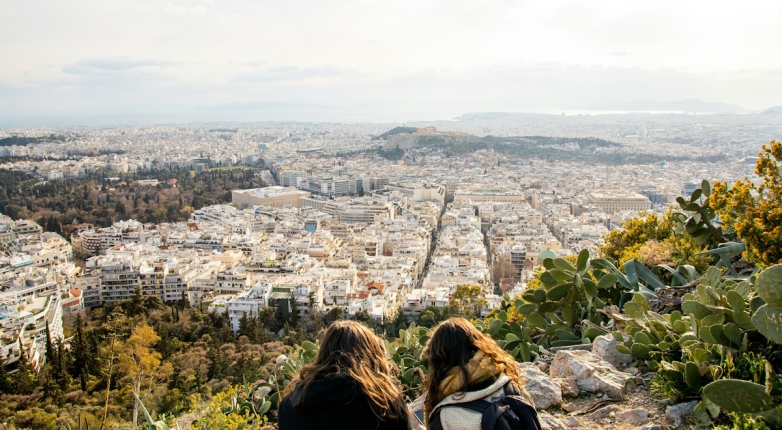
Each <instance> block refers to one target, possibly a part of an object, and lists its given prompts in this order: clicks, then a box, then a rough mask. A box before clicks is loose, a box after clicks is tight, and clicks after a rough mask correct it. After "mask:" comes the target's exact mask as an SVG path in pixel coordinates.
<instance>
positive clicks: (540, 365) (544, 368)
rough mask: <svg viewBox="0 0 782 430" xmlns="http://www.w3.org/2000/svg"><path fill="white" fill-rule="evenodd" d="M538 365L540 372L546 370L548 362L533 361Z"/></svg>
mask: <svg viewBox="0 0 782 430" xmlns="http://www.w3.org/2000/svg"><path fill="white" fill-rule="evenodd" d="M535 364H536V365H537V366H538V369H540V371H541V372H545V371H547V370H548V364H546V363H535Z"/></svg>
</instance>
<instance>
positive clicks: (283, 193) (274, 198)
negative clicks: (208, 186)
mask: <svg viewBox="0 0 782 430" xmlns="http://www.w3.org/2000/svg"><path fill="white" fill-rule="evenodd" d="M309 196H310V193H309V192H308V191H301V190H298V189H296V188H293V187H280V186H274V187H266V188H252V189H249V190H233V191H231V202H232V203H233V204H234V205H235V206H236V207H238V208H240V209H243V208H247V207H251V206H273V207H278V208H279V207H294V208H298V207H299V206H300V201H301V198H302V197H309Z"/></svg>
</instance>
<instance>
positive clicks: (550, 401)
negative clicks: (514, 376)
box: [519, 363, 562, 411]
mask: <svg viewBox="0 0 782 430" xmlns="http://www.w3.org/2000/svg"><path fill="white" fill-rule="evenodd" d="M519 368H520V369H521V372H522V374H523V376H526V378H527V383H526V384H525V385H524V388H525V389H526V390H527V392H528V393H529V394H530V396H532V398H533V399H534V400H535V409H537V410H539V411H542V410H544V409H548V408H550V407H552V406H555V405H559V404H560V403H562V388H561V387H560V385H559V384H557V383H556V382H554V381H552V380H551V378H550V377H549V376H548V375H546V374H545V373H543V372H541V371H540V369H538V367H537V366H536V365H535V364H533V363H521V364H519Z"/></svg>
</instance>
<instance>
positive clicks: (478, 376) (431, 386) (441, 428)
mask: <svg viewBox="0 0 782 430" xmlns="http://www.w3.org/2000/svg"><path fill="white" fill-rule="evenodd" d="M423 359H424V360H426V362H427V363H428V374H427V378H426V380H425V381H424V389H425V391H426V400H425V402H424V417H425V418H424V420H425V421H426V423H427V426H426V428H427V429H429V430H480V429H481V428H482V425H484V426H487V421H489V422H490V424H488V427H489V428H495V426H497V427H496V428H540V423H539V422H538V420H537V414H536V413H535V409H534V402H533V400H532V398H531V397H530V395H529V394H528V393H527V391H526V390H524V382H523V381H522V378H521V376H520V375H519V372H520V369H519V365H518V363H517V362H516V360H514V359H513V357H511V356H510V354H508V353H507V352H505V351H504V350H503V349H502V348H500V347H499V345H497V343H496V342H495V341H494V340H493V339H492V338H490V337H489V336H487V335H485V334H483V333H481V332H480V331H478V329H476V328H475V327H474V326H473V325H472V324H471V323H470V322H469V321H467V320H466V319H464V318H451V319H449V320H447V321H445V322H443V323H442V324H440V325H439V326H438V327H437V328H436V329H435V330H434V332H433V333H432V337H431V339H429V341H428V342H427V344H426V348H424V352H423ZM498 402H502V403H498ZM492 407H493V408H492ZM508 410H510V412H508ZM487 411H488V412H489V413H487ZM492 414H493V416H492ZM503 414H505V416H503ZM487 415H488V416H489V417H487ZM498 419H499V420H500V421H503V422H505V420H507V423H508V424H506V425H507V426H506V425H499V423H498V421H497V420H498ZM483 428H486V427H483Z"/></svg>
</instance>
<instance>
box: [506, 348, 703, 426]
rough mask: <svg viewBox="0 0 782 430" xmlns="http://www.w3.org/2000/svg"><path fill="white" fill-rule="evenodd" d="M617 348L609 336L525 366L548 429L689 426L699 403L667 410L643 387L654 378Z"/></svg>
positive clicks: (529, 386)
mask: <svg viewBox="0 0 782 430" xmlns="http://www.w3.org/2000/svg"><path fill="white" fill-rule="evenodd" d="M615 346H616V341H615V340H614V339H613V337H611V336H610V335H607V336H603V337H600V338H598V339H596V340H595V343H593V344H592V345H578V346H576V347H567V348H558V350H556V351H546V352H544V353H543V354H541V356H540V357H539V358H538V360H536V361H535V362H534V363H524V364H522V365H521V367H522V370H523V371H524V374H525V375H526V377H527V384H526V389H527V391H528V392H529V393H530V394H531V395H532V397H533V398H534V399H535V406H536V408H537V409H538V413H539V416H540V420H541V424H542V425H543V428H544V429H546V430H560V429H576V428H584V429H590V430H591V429H637V428H643V429H647V430H652V429H664V428H683V427H688V425H687V416H688V415H689V414H690V412H692V409H693V408H694V407H695V405H696V404H697V403H698V402H697V401H695V402H685V403H681V404H677V405H667V404H666V402H665V401H664V400H663V399H661V398H659V397H655V396H653V395H652V394H651V393H650V392H649V390H648V389H647V388H646V387H645V386H644V379H647V380H648V379H650V378H651V377H652V376H653V375H652V374H646V375H642V374H641V372H640V371H639V370H638V369H636V368H632V367H627V365H628V364H629V363H630V362H632V357H631V356H629V355H625V354H621V353H619V352H618V351H616V348H615Z"/></svg>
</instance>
